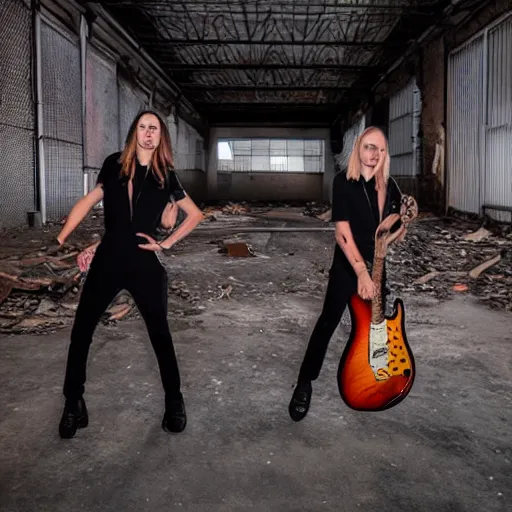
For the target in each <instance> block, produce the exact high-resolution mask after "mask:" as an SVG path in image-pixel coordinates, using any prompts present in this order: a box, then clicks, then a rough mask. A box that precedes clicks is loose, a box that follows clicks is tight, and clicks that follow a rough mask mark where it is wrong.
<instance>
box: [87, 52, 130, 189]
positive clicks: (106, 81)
mask: <svg viewBox="0 0 512 512" xmlns="http://www.w3.org/2000/svg"><path fill="white" fill-rule="evenodd" d="M86 63H87V64H86V79H85V83H86V86H85V91H86V92H85V98H86V99H85V101H86V104H85V112H86V114H85V119H86V124H85V148H86V152H85V155H86V158H85V172H86V173H88V175H89V180H88V181H89V189H91V188H93V187H94V185H95V183H96V177H97V175H98V172H99V170H100V169H101V166H102V164H103V161H104V160H105V158H106V157H107V156H108V155H110V154H112V153H114V152H116V151H119V150H120V149H121V144H120V141H119V101H118V88H117V70H116V63H115V61H114V60H112V59H110V58H109V57H108V56H106V55H104V54H103V53H101V52H100V51H99V50H97V49H96V48H95V47H94V46H93V45H91V44H88V45H87V57H86Z"/></svg>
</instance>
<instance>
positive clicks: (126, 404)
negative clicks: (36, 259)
mask: <svg viewBox="0 0 512 512" xmlns="http://www.w3.org/2000/svg"><path fill="white" fill-rule="evenodd" d="M219 238H222V237H219ZM214 239H217V236H216V235H215V234H208V233H206V232H204V233H201V234H197V235H196V236H191V237H190V238H189V239H187V240H186V241H185V242H184V243H183V244H180V246H178V247H177V248H176V251H175V253H174V254H173V255H171V256H168V257H167V258H166V260H165V263H166V265H167V266H168V269H169V275H170V279H171V280H172V279H179V280H183V281H185V282H186V283H187V285H188V286H189V287H190V288H191V289H194V290H195V291H197V292H198V293H199V294H200V296H201V302H200V308H196V309H194V310H192V309H191V308H190V307H189V306H187V304H186V303H185V301H183V300H182V299H180V298H178V297H175V296H172V295H171V296H170V305H169V311H170V313H169V319H170V324H171V330H172V333H173V336H174V340H175V346H176V350H177V353H178V358H179V362H180V368H181V373H182V381H183V391H184V395H185V399H186V404H187V411H188V416H189V422H188V426H187V429H186V430H185V432H183V433H182V434H180V435H175V436H170V435H168V434H165V433H164V432H163V431H162V430H161V429H160V421H161V415H162V412H163V403H162V391H161V386H160V381H159V376H158V372H157V368H156V361H155V358H154V355H153V352H152V350H151V346H150V344H149V341H148V339H147V336H146V331H145V327H144V325H143V323H142V321H141V320H140V319H139V318H131V319H128V320H126V321H122V322H120V323H118V324H115V325H100V326H99V327H98V330H97V332H96V337H95V340H94V343H93V345H92V348H91V353H90V359H89V373H88V383H87V389H86V400H87V404H88V408H89V414H90V424H89V427H88V428H87V429H84V430H81V431H79V432H78V434H77V436H76V438H74V439H72V440H66V441H65V440H61V439H60V438H59V437H58V433H57V425H58V421H59V418H60V414H61V408H62V405H63V402H62V397H61V385H62V377H63V372H64V365H65V357H66V350H67V344H68V336H69V328H66V329H64V330H61V331H58V332H56V333H54V334H49V335H40V336H36V335H19V336H2V337H0V350H1V353H2V357H1V363H0V365H1V372H0V443H1V447H2V449H1V450H0V510H1V511H2V512H4V511H5V512H32V511H34V512H35V511H37V512H44V511H48V512H50V511H51V512H60V511H68V510H84V511H91V512H96V511H98V512H99V511H101V512H108V511H116V512H117V511H119V510H125V511H133V512H135V511H137V512H139V511H157V512H159V511H164V510H166V511H168V510H171V511H182V510H183V511H201V512H202V511H226V512H228V511H246V510H251V511H262V512H263V511H276V512H281V511H282V512H292V511H311V512H316V511H336V512H341V511H347V512H352V511H357V510H361V511H375V510H379V511H397V510H414V511H432V510H434V511H464V512H465V511H475V512H480V511H485V512H494V511H505V510H511V508H512V505H511V503H512V501H511V500H512V466H511V461H512V442H511V435H510V433H511V426H510V421H511V417H512V415H511V412H510V411H511V406H512V385H511V375H512V371H511V367H512V365H511V362H512V356H511V350H510V347H511V342H512V334H511V327H512V323H511V319H512V317H511V314H510V313H505V312H497V311H492V310H489V309H486V308H485V307H483V306H481V305H479V304H477V303H476V301H474V300H473V299H472V298H471V296H459V297H455V298H453V299H450V300H447V301H444V302H440V301H438V300H436V299H435V298H433V297H429V296H425V295H419V294H415V295H412V296H408V295H406V296H404V297H403V298H404V300H405V307H406V329H407V335H408V338H409V341H410V343H411V346H412V348H413V350H414V354H415V358H416V365H417V378H416V381H415V384H414V387H413V389H412V391H411V393H410V395H409V396H408V397H407V399H406V400H404V402H402V403H401V404H399V405H398V406H397V407H395V408H394V409H391V410H389V411H385V412H381V413H361V412H355V411H351V410H350V409H348V408H347V407H346V406H345V405H344V404H343V403H342V402H341V399H340V398H339V396H338V391H337V386H336V380H335V377H336V369H337V365H338V361H339V357H340V356H341V353H342V349H343V344H344V340H345V339H346V338H347V336H348V330H349V327H348V326H347V325H346V324H342V325H340V327H339V329H338V331H337V332H336V333H335V335H334V337H333V339H332V341H331V345H330V347H329V351H328V354H327V358H326V361H325V364H324V367H323V370H322V373H321V375H320V378H319V379H318V381H316V382H315V383H314V392H313V400H312V405H311V409H310V412H309V414H308V416H307V418H306V419H305V420H304V421H302V422H301V423H294V422H292V421H291V420H290V419H289V417H288V412H287V406H288V401H289V398H290V394H291V391H292V386H293V384H294V379H295V376H296V373H297V370H298V367H299V364H300V361H301V358H302V356H303V353H304V349H305V346H306V343H307V339H308V336H309V334H310V332H311V329H312V328H313V325H314V322H315V320H316V318H317V316H318V314H319V312H320V308H321V305H322V300H323V293H324V290H325V286H326V276H325V270H326V269H327V268H328V265H329V263H330V258H331V254H332V234H331V233H316V234H311V233H272V234H268V233H267V234H265V233H253V234H251V235H247V236H244V237H240V239H243V240H245V241H248V242H250V243H251V244H252V245H253V247H254V249H255V250H256V252H257V254H258V255H259V257H257V258H248V259H229V258H227V257H226V256H224V255H221V254H219V253H218V252H217V246H216V245H215V244H212V243H211V241H212V240H214ZM226 284H232V286H233V291H232V293H231V299H227V298H223V299H220V300H209V299H214V298H215V297H216V296H218V295H219V293H218V292H219V288H218V287H219V286H225V285H226ZM195 287H197V288H195ZM177 310H179V311H181V313H180V314H176V313H175V312H176V311H177Z"/></svg>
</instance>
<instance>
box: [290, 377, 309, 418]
mask: <svg viewBox="0 0 512 512" xmlns="http://www.w3.org/2000/svg"><path fill="white" fill-rule="evenodd" d="M312 392H313V388H312V386H311V382H309V381H308V382H306V383H299V384H297V386H296V387H295V389H294V390H293V396H292V399H291V401H290V405H289V406H288V412H289V413H290V418H291V419H292V420H293V421H300V420H302V419H304V417H305V416H306V414H307V413H308V410H309V403H310V402H311V393H312Z"/></svg>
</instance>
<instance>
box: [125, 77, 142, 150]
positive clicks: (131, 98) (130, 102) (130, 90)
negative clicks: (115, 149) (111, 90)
mask: <svg viewBox="0 0 512 512" xmlns="http://www.w3.org/2000/svg"><path fill="white" fill-rule="evenodd" d="M118 86H119V142H120V144H121V145H124V142H125V140H126V136H127V135H128V130H129V129H130V126H131V124H132V121H133V120H134V118H135V116H136V115H137V114H138V113H139V111H140V110H142V109H144V108H146V107H147V106H148V96H147V94H145V93H144V91H142V90H141V89H140V88H139V87H137V86H135V85H133V84H131V83H129V82H128V81H127V80H126V79H124V78H123V77H121V76H119V77H118Z"/></svg>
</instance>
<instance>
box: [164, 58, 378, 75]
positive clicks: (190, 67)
mask: <svg viewBox="0 0 512 512" xmlns="http://www.w3.org/2000/svg"><path fill="white" fill-rule="evenodd" d="M158 60H159V62H160V63H161V65H162V67H164V68H165V69H167V70H169V71H205V72H206V71H223V70H233V69H234V70H239V71H246V70H259V69H326V70H329V69H335V70H336V71H347V72H349V71H353V72H368V73H378V72H379V70H380V68H377V67H374V66H351V65H349V64H336V63H334V64H321V63H317V62H315V63H310V64H308V63H304V64H289V63H286V64H284V63H283V64H280V63H275V62H272V63H267V64H265V63H264V62H263V63H260V64H257V63H252V64H235V63H229V64H206V63H205V64H183V63H181V62H166V61H165V59H161V58H159V59H158Z"/></svg>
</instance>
